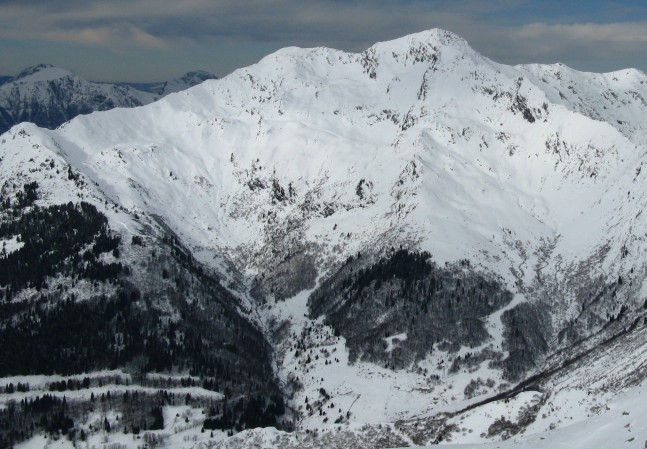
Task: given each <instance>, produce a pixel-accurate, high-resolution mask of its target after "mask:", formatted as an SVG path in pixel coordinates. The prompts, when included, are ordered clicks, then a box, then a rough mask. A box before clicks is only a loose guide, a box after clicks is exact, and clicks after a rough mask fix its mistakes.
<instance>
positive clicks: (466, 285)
mask: <svg viewBox="0 0 647 449" xmlns="http://www.w3.org/2000/svg"><path fill="white" fill-rule="evenodd" d="M645 98H647V77H646V76H645V74H643V73H641V72H639V71H635V70H625V71H619V72H613V73H608V74H592V73H581V72H577V71H574V70H572V69H569V68H568V67H565V66H562V65H553V66H538V65H527V66H516V67H510V66H505V65H501V64H497V63H495V62H493V61H490V60H488V59H487V58H484V57H482V56H481V55H479V54H477V53H476V52H474V51H473V50H472V49H471V48H470V47H469V46H468V44H467V43H466V42H465V41H464V40H462V39H461V38H459V37H458V36H456V35H453V34H451V33H448V32H445V31H441V30H431V31H427V32H423V33H419V34H416V35H411V36H407V37H404V38H401V39H398V40H395V41H391V42H384V43H378V44H376V45H374V46H372V47H371V48H369V49H368V50H366V51H364V52H362V53H361V54H350V53H344V52H341V51H337V50H332V49H327V48H314V49H299V48H286V49H283V50H280V51H279V52H277V53H275V54H272V55H269V56H267V57H266V58H264V59H263V60H261V61H260V62H259V63H258V64H256V65H253V66H250V67H248V68H244V69H240V70H238V71H236V72H234V73H233V74H231V75H230V76H228V77H226V78H224V79H221V80H211V81H206V82H204V83H202V84H200V85H199V86H196V87H194V88H192V89H189V90H187V91H182V92H179V93H176V94H171V95H169V96H167V97H165V98H164V99H162V100H160V101H158V102H156V103H153V104H151V105H148V106H146V107H143V108H137V109H128V110H126V109H119V110H112V111H108V112H103V113H100V114H91V115H89V116H82V117H77V118H76V119H74V120H72V121H71V122H69V123H67V124H65V125H64V126H62V127H61V128H60V129H57V130H53V131H48V130H42V129H39V128H37V127H35V126H31V125H26V124H23V125H20V126H17V127H14V128H13V129H11V130H10V131H9V132H7V133H5V134H3V135H2V137H1V138H0V152H1V154H2V160H1V162H0V163H1V164H2V172H1V174H0V181H1V182H2V183H5V185H9V184H12V183H13V184H15V185H18V186H21V185H22V184H23V183H27V182H29V181H31V180H36V181H37V182H38V184H39V185H40V187H41V190H42V191H43V192H46V194H45V195H44V196H43V198H40V199H39V201H40V202H41V203H42V204H47V203H56V202H66V201H71V200H74V198H76V197H80V198H83V199H85V200H87V201H91V202H93V203H94V204H96V205H97V207H99V208H100V209H101V210H105V212H106V214H107V215H108V217H109V219H110V222H111V223H112V224H113V227H115V228H119V229H120V230H122V231H123V232H124V235H126V236H127V235H131V234H146V233H150V232H153V231H152V230H156V231H155V232H161V231H160V230H161V229H163V230H165V231H166V232H171V233H172V235H173V236H174V238H177V239H178V240H179V241H180V242H181V243H182V244H183V245H185V246H186V247H187V248H188V249H189V251H190V252H191V254H192V255H193V256H194V257H195V258H196V259H197V260H198V261H199V262H202V263H203V264H205V266H206V267H207V268H208V269H210V270H213V271H214V272H216V273H218V274H219V276H221V277H222V279H225V280H226V282H225V285H226V287H227V288H228V289H229V290H230V291H231V292H232V293H233V294H234V295H235V296H236V297H237V298H239V299H240V301H241V304H242V305H243V308H244V310H246V311H247V312H248V314H249V316H250V319H251V320H252V321H253V322H254V323H255V325H256V326H258V327H259V328H260V329H262V330H263V332H264V334H265V335H266V337H267V338H268V340H269V341H270V342H271V343H272V345H273V351H274V352H273V357H274V363H275V371H276V374H277V377H278V379H279V380H280V383H281V385H282V387H283V389H284V392H285V394H286V397H287V398H288V403H289V405H290V407H292V408H293V409H294V411H295V412H296V413H297V415H298V420H297V422H296V427H297V429H299V430H300V431H302V432H306V431H307V432H308V433H303V434H302V435H308V436H310V435H311V433H310V432H315V431H320V432H321V431H323V432H325V434H326V435H335V434H338V433H339V434H340V432H341V433H343V432H342V430H343V431H348V432H351V433H352V432H355V431H356V430H357V429H362V428H363V427H362V426H368V427H367V429H368V430H367V431H366V432H364V433H363V434H362V433H361V432H360V434H361V435H364V437H366V438H369V437H367V436H366V435H368V433H370V432H377V434H379V431H377V430H376V429H377V427H375V426H378V425H379V426H385V425H386V426H387V427H385V429H386V428H389V429H391V430H390V431H389V432H391V433H390V435H391V437H392V438H391V437H389V438H390V439H389V438H387V439H385V440H384V441H383V442H382V443H380V444H379V445H382V446H386V445H387V444H390V445H392V446H397V445H399V444H400V443H401V442H402V441H403V442H404V443H406V444H420V443H419V442H420V441H423V442H430V441H434V440H435V439H437V438H439V437H440V436H443V435H444V436H452V439H453V441H455V442H456V441H465V442H471V441H472V440H470V439H469V438H467V439H463V440H461V439H460V438H459V436H458V435H460V434H461V431H460V430H458V431H457V430H456V429H454V428H453V427H451V426H450V424H455V425H456V426H457V427H458V429H460V426H459V424H457V423H453V422H452V421H447V419H449V418H447V419H445V418H446V417H447V416H450V415H452V414H453V413H456V412H458V411H461V410H463V409H466V408H467V409H470V407H472V406H473V405H475V404H477V403H479V402H480V401H482V400H484V399H485V398H487V397H490V396H492V395H495V394H497V393H501V394H508V393H509V395H508V396H509V398H511V397H515V398H517V399H515V400H516V401H517V405H516V406H517V407H518V408H517V409H515V408H510V409H509V410H511V411H510V413H512V411H515V413H516V411H517V410H520V409H521V408H524V407H525V408H529V409H532V410H534V409H533V406H537V404H539V403H540V402H541V401H543V402H542V403H541V404H540V405H541V407H544V404H546V403H548V402H546V401H549V399H547V398H546V397H545V392H554V394H555V395H554V396H552V397H551V399H550V400H557V399H555V398H560V397H562V396H559V394H564V395H566V396H563V397H564V398H567V399H568V398H569V397H570V396H568V395H569V394H570V393H568V391H570V390H569V388H571V387H569V386H567V385H565V384H562V383H555V384H551V385H548V384H546V385H543V386H542V388H544V389H545V390H541V392H540V393H537V394H535V395H533V394H528V393H521V391H520V390H519V391H517V390H515V389H514V388H515V385H516V384H518V383H519V382H521V381H523V380H524V379H526V378H527V377H528V376H531V375H533V374H536V375H539V376H545V375H546V373H550V374H551V376H553V375H557V374H559V373H561V372H562V370H563V369H566V368H568V367H569V366H572V363H573V361H574V360H579V359H578V357H581V356H582V354H589V353H588V352H587V351H591V350H595V349H596V348H599V347H600V346H599V345H600V344H603V343H604V342H608V341H615V340H613V338H617V337H618V335H621V334H623V332H625V331H626V330H627V329H629V328H630V327H631V329H632V330H633V331H635V332H637V331H641V330H642V329H643V327H642V326H643V320H644V316H645V307H644V304H645V297H647V291H646V290H645V289H646V288H647V286H646V285H645V280H646V273H647V259H646V258H645V255H646V254H647V244H646V243H645V242H646V241H645V232H644V229H645V228H646V227H647V223H646V222H645V220H646V219H647V217H645V216H643V214H642V208H643V206H644V204H645V202H646V200H647V196H646V195H647V189H646V188H645V185H646V184H645V182H644V180H643V177H644V176H645V175H646V174H647V172H643V168H642V165H643V163H644V162H647V160H646V159H645V158H646V157H647V146H646V145H647V127H646V126H645V120H644V117H645V116H646V113H647V103H646V101H645ZM50 158H52V159H55V160H56V161H57V163H61V164H69V166H70V168H71V169H72V170H73V173H76V172H78V173H80V174H82V175H83V179H85V180H86V181H87V183H85V184H84V185H83V188H81V189H79V188H78V185H76V186H75V183H74V182H70V179H66V178H67V176H65V174H63V176H53V174H52V173H48V172H47V171H46V170H45V171H42V170H40V169H39V167H40V164H47V161H48V160H50ZM7 241H9V240H7ZM16 243H17V241H16ZM623 341H624V340H623ZM621 354H622V355H621V357H623V359H629V358H630V357H631V354H630V353H629V352H626V351H625V352H622V351H621ZM641 354H642V352H641ZM586 360H591V363H594V362H593V360H595V359H591V358H587V359H586ZM643 360H644V359H643ZM596 363H597V362H596ZM596 366H597V365H596ZM555 373H557V374H555ZM638 377H640V376H638ZM541 378H542V379H544V377H541ZM550 378H551V379H553V378H555V377H550ZM607 378H609V373H606V374H601V375H600V379H607ZM638 383H639V382H638ZM634 385H635V384H634ZM622 387H623V385H622V384H617V385H616V384H614V385H610V386H609V391H611V393H610V394H612V393H613V391H615V390H618V389H620V388H622ZM577 388H578V389H579V390H578V393H574V394H575V396H577V397H579V396H578V395H581V394H582V391H584V390H583V389H584V388H586V387H582V386H581V385H580V386H578V387H577ZM562 391H564V392H565V393H560V392H562ZM505 392H508V393H505ZM517 393H521V394H520V395H518V396H517ZM565 400H566V399H565ZM610 400H611V399H610ZM614 400H615V399H614ZM618 400H619V401H620V400H621V399H618ZM496 407H498V408H497V410H499V408H501V409H508V407H507V405H506V406H503V407H501V405H500V404H498V405H497V406H496ZM496 407H495V408H496ZM541 407H540V408H541ZM474 410H481V411H482V413H489V412H488V411H487V410H489V409H488V408H487V405H484V406H482V407H478V408H476V409H474ZM493 410H494V409H493ZM542 410H543V409H542ZM580 410H585V408H580ZM468 412H469V410H468V411H466V412H465V413H468ZM465 413H462V414H461V415H460V416H467V415H465ZM470 413H471V412H470ZM475 413H476V412H475ZM479 413H480V412H479ZM497 413H499V412H498V411H497ZM542 413H543V412H542ZM582 413H583V412H582ZM439 414H444V415H442V416H444V417H445V418H443V420H441V421H442V425H441V424H439V422H440V421H438V419H439V418H438V416H440V415H439ZM447 414H448V415H447ZM474 416H476V415H474ZM601 416H602V415H601ZM610 416H611V415H610ZM613 416H615V415H613ZM512 418H515V417H513V416H512V415H510V417H509V418H506V419H512ZM452 419H453V418H452ZM465 419H468V418H465ZM493 419H496V417H495V418H493ZM613 419H615V418H613ZM420 420H421V421H420ZM425 420H426V421H425ZM434 420H435V421H434ZM432 421H433V422H434V423H435V424H433V425H432V424H430V423H431V422H432ZM437 421H438V422H437ZM483 422H486V421H483V420H480V418H478V417H477V418H474V420H473V422H472V423H471V424H469V426H468V425H467V424H465V426H466V427H465V428H466V429H468V427H469V428H470V429H471V430H472V434H471V436H473V437H474V438H475V440H480V439H481V438H489V439H498V438H501V433H494V434H492V435H490V436H487V433H488V432H487V430H488V429H487V428H486V429H485V434H486V436H484V437H481V433H483V432H481V431H478V432H477V431H476V430H475V429H477V428H478V427H479V425H480V424H479V423H481V424H482V423H483ZM487 422H488V423H489V424H488V426H489V425H490V424H491V423H490V422H489V421H487ZM533 422H535V421H533ZM385 423H388V424H385ZM397 423H400V424H397ZM416 423H422V424H420V425H421V426H423V427H425V428H426V429H432V430H429V431H428V432H427V434H424V432H423V434H424V435H422V436H420V435H418V436H416V435H417V434H416V432H417V431H415V429H414V427H415V426H416V425H418V424H416ZM565 424H566V421H565V420H564V419H562V420H561V422H559V423H557V422H555V425H556V426H557V427H560V426H564V425H565ZM528 425H530V424H528V423H525V424H524V426H523V427H524V428H526V427H527V426H528ZM582 425H583V426H586V425H589V424H582ZM344 429H345V430H344ZM544 430H545V429H539V428H537V429H536V431H538V432H543V431H544ZM465 432H466V434H469V432H468V430H465ZM387 433H388V432H387ZM241 435H242V434H241ZM246 435H247V436H248V437H249V438H255V437H256V436H258V435H256V434H254V433H253V432H248V433H247V434H246ZM254 435H256V436H254ZM364 437H362V438H364ZM259 438H260V437H259ZM263 438H265V437H263ZM268 438H269V436H268ZM277 438H279V437H277ZM280 438H283V437H280ZM285 438H288V437H285ZM289 438H292V437H289ZM295 438H296V437H295ZM330 438H333V437H330ZM371 438H372V437H371ZM234 441H243V440H234ZM291 441H293V440H291ZM294 441H295V440H294ZM371 441H373V440H371ZM399 442H400V443H399ZM232 444H235V443H232ZM240 444H244V443H240ZM277 444H278V443H277ZM295 444H296V443H295ZM313 444H315V443H313ZM317 444H319V443H317ZM321 444H323V443H321ZM358 444H359V443H358ZM374 444H377V443H374ZM540 447H543V446H540Z"/></svg>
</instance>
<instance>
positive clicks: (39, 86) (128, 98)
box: [0, 64, 216, 133]
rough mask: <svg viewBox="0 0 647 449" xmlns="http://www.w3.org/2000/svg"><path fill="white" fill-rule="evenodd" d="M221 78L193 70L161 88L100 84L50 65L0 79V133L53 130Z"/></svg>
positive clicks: (30, 68)
mask: <svg viewBox="0 0 647 449" xmlns="http://www.w3.org/2000/svg"><path fill="white" fill-rule="evenodd" d="M215 78H216V76H215V75H213V74H211V73H208V72H205V71H193V72H189V73H187V74H185V75H182V76H180V77H177V78H173V79H170V80H168V81H164V82H160V83H149V84H136V83H133V84H129V83H115V84H110V83H98V82H93V81H87V80H85V79H83V78H81V77H80V76H78V75H75V74H74V73H72V72H69V71H68V70H65V69H61V68H59V67H55V66H53V65H50V64H39V65H36V66H33V67H28V68H26V69H25V70H23V71H22V72H20V73H19V74H18V75H16V76H15V77H9V76H3V77H0V133H3V132H5V131H7V130H8V129H9V128H11V127H12V126H13V125H16V124H18V123H21V122H32V123H35V124H36V125H38V126H41V127H43V128H50V129H54V128H56V127H57V126H59V125H61V124H62V123H65V122H66V121H68V120H71V119H72V118H74V117H76V116H77V115H79V114H89V113H91V112H94V111H106V110H108V109H113V108H117V107H122V108H124V107H125V108H129V107H134V106H143V105H145V104H149V103H152V102H154V101H156V100H158V99H160V98H162V97H164V96H166V95H168V94H170V93H174V92H179V91H181V90H184V89H187V88H189V87H192V86H195V85H196V84H200V83H201V82H203V81H205V80H207V79H215Z"/></svg>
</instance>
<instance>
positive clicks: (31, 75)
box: [12, 64, 72, 81]
mask: <svg viewBox="0 0 647 449" xmlns="http://www.w3.org/2000/svg"><path fill="white" fill-rule="evenodd" d="M65 76H72V72H70V71H68V70H65V69H62V68H60V67H56V66H53V65H52V64H38V65H35V66H31V67H27V68H26V69H24V70H22V71H21V72H20V73H19V74H18V75H16V77H15V78H13V80H12V81H26V80H27V79H29V80H30V81H47V80H53V79H58V78H63V77H65Z"/></svg>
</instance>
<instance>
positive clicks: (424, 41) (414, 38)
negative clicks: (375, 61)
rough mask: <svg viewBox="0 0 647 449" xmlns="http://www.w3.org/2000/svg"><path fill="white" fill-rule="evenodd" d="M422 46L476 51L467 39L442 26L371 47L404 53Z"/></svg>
mask: <svg viewBox="0 0 647 449" xmlns="http://www.w3.org/2000/svg"><path fill="white" fill-rule="evenodd" d="M421 47H436V48H443V47H453V48H455V49H457V50H461V51H466V50H467V51H470V52H474V50H472V48H471V47H470V45H469V44H468V43H467V41H466V40H465V39H463V38H462V37H460V36H459V35H457V34H455V33H453V32H451V31H447V30H443V29H440V28H432V29H429V30H424V31H420V32H418V33H413V34H408V35H406V36H403V37H400V38H397V39H393V40H390V41H384V42H378V43H376V44H375V45H373V46H372V47H371V48H375V49H376V50H388V51H392V52H395V53H402V52H403V51H408V50H410V49H418V48H421Z"/></svg>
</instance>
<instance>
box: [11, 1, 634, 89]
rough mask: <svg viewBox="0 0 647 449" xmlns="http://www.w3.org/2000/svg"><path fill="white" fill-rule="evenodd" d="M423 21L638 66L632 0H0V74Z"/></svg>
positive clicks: (543, 55) (137, 62)
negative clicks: (39, 66)
mask: <svg viewBox="0 0 647 449" xmlns="http://www.w3.org/2000/svg"><path fill="white" fill-rule="evenodd" d="M428 28H444V29H447V30H450V31H453V32H455V33H457V34H459V35H461V36H463V37H464V38H465V39H467V40H468V41H469V43H470V45H471V46H472V47H473V48H474V49H476V50H477V51H479V52H481V53H482V54H484V55H485V56H488V57H490V58H492V59H494V60H495V61H498V62H503V63H507V64H517V63H529V62H539V63H553V62H562V63H565V64H567V65H569V66H571V67H574V68H576V69H579V70H587V71H611V70H617V69H621V68H627V67H634V68H638V69H641V70H643V71H647V2H644V1H637V0H634V1H599V0H588V1H586V2H580V1H567V0H562V1H557V0H534V1H530V0H489V1H484V0H480V1H477V0H391V1H384V0H355V1H343V0H329V1H327V0H300V1H295V0H184V1H177V0H103V1H99V0H56V1H53V0H29V1H25V0H0V74H7V75H13V74H15V73H17V72H18V71H20V70H21V69H23V68H25V67H27V66H30V65H34V64H38V63H41V62H47V63H51V64H54V65H58V66H61V67H64V68H67V69H69V70H72V71H73V72H75V73H78V74H80V75H81V76H83V77H85V78H88V79H92V80H98V81H137V82H145V81H158V80H163V79H167V78H170V77H172V76H177V75H180V74H182V73H184V72H186V71H189V70H193V69H204V70H209V71H211V72H214V73H215V74H217V75H219V76H224V75H226V74H227V73H229V72H231V71H232V70H234V69H236V68H238V67H242V66H246V65H249V64H253V63H254V62H256V61H258V60H259V59H260V58H262V57H263V56H265V55H267V54H269V53H271V52H273V51H275V50H277V49H279V48H281V47H284V46H289V45H296V46H302V47H313V46H329V47H334V48H339V49H342V50H346V51H361V50H363V49H365V48H367V47H368V46H370V45H372V44H373V43H375V42H377V41H384V40H389V39H393V38H396V37H400V36H403V35H406V34H409V33H414V32H418V31H422V30H424V29H428Z"/></svg>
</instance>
